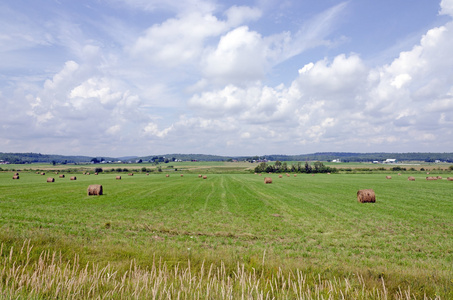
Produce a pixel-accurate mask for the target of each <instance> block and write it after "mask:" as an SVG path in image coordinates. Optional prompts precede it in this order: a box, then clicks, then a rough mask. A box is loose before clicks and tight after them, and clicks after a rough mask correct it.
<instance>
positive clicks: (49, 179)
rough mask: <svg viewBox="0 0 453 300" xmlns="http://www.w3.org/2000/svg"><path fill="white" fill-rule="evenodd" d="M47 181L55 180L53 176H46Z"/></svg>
mask: <svg viewBox="0 0 453 300" xmlns="http://www.w3.org/2000/svg"><path fill="white" fill-rule="evenodd" d="M47 182H55V178H53V177H48V178H47Z"/></svg>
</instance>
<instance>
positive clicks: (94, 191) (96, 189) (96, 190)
mask: <svg viewBox="0 0 453 300" xmlns="http://www.w3.org/2000/svg"><path fill="white" fill-rule="evenodd" d="M87 193H88V196H93V195H95V196H100V195H102V185H100V184H92V185H90V186H88V189H87Z"/></svg>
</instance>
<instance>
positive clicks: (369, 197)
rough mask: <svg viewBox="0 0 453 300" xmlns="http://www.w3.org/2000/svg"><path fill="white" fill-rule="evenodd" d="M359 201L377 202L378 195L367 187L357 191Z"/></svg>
mask: <svg viewBox="0 0 453 300" xmlns="http://www.w3.org/2000/svg"><path fill="white" fill-rule="evenodd" d="M357 201H358V202H360V203H374V202H376V195H375V193H374V191H373V190H372V189H365V190H359V191H357Z"/></svg>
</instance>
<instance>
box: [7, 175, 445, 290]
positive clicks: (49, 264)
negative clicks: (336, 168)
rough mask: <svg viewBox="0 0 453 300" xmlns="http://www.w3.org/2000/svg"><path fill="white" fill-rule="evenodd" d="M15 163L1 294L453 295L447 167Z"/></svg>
mask: <svg viewBox="0 0 453 300" xmlns="http://www.w3.org/2000/svg"><path fill="white" fill-rule="evenodd" d="M13 174H14V172H2V173H0V212H1V218H0V227H1V228H0V240H1V242H2V247H1V261H0V269H1V271H0V274H1V280H0V285H1V295H2V296H3V297H7V298H8V297H23V298H24V297H27V298H29V297H36V298H40V297H44V298H54V297H55V298H72V297H75V298H96V297H99V298H118V299H120V298H144V299H149V298H153V296H155V297H156V298H178V295H179V296H180V297H181V298H190V299H206V298H212V299H217V298H233V299H236V298H241V297H245V298H247V297H249V298H252V299H261V298H262V299H266V298H267V299H272V298H277V299H286V298H288V299H294V298H299V299H318V298H319V299H321V297H323V298H324V299H329V298H330V299H341V298H345V299H387V298H388V299H395V298H396V299H406V298H407V297H409V298H410V299H413V298H416V299H424V298H425V297H426V298H428V299H436V298H437V299H453V193H452V191H453V182H451V181H447V180H446V178H444V179H442V180H436V181H427V180H426V179H425V177H426V175H425V174H411V176H414V177H415V178H416V180H415V181H408V180H407V176H398V175H397V174H396V173H390V172H389V174H388V175H391V176H392V179H390V180H389V179H386V178H385V174H384V175H383V174H332V175H327V174H317V175H315V176H312V175H311V174H298V175H297V177H294V176H293V175H292V174H291V176H290V177H287V176H286V175H284V176H283V178H279V177H278V175H275V174H272V175H269V174H263V176H259V175H253V174H208V175H207V179H202V178H199V177H198V174H184V176H183V177H181V176H180V173H172V174H170V177H168V178H167V177H165V173H159V174H155V173H154V174H150V175H145V174H134V176H127V175H126V174H121V176H122V179H121V180H116V179H115V178H116V175H118V174H114V173H111V174H102V173H101V174H100V175H97V176H95V175H82V174H71V176H76V177H77V180H76V181H71V180H70V176H65V178H59V175H55V174H53V173H50V172H48V173H47V174H46V175H45V176H42V175H37V174H35V173H33V172H20V179H19V180H13V179H12V176H13ZM431 175H435V174H431ZM431 175H430V176H431ZM48 177H54V178H55V182H49V183H48V182H46V179H47V178H48ZM264 177H271V178H272V180H273V183H272V184H264ZM445 177H446V176H445ZM90 184H101V185H102V186H103V195H102V196H87V188H88V186H89V185H90ZM359 189H373V190H374V191H375V194H376V203H364V204H361V203H358V202H357V191H358V190H359ZM36 270H38V271H36ZM52 276H54V277H52ZM159 276H160V277H159ZM33 284H35V285H33ZM74 295H75V296H74ZM197 295H198V296H197Z"/></svg>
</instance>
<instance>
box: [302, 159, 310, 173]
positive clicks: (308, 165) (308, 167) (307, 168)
mask: <svg viewBox="0 0 453 300" xmlns="http://www.w3.org/2000/svg"><path fill="white" fill-rule="evenodd" d="M311 170H312V168H311V166H310V164H309V163H308V161H306V162H305V170H304V171H305V173H311Z"/></svg>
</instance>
